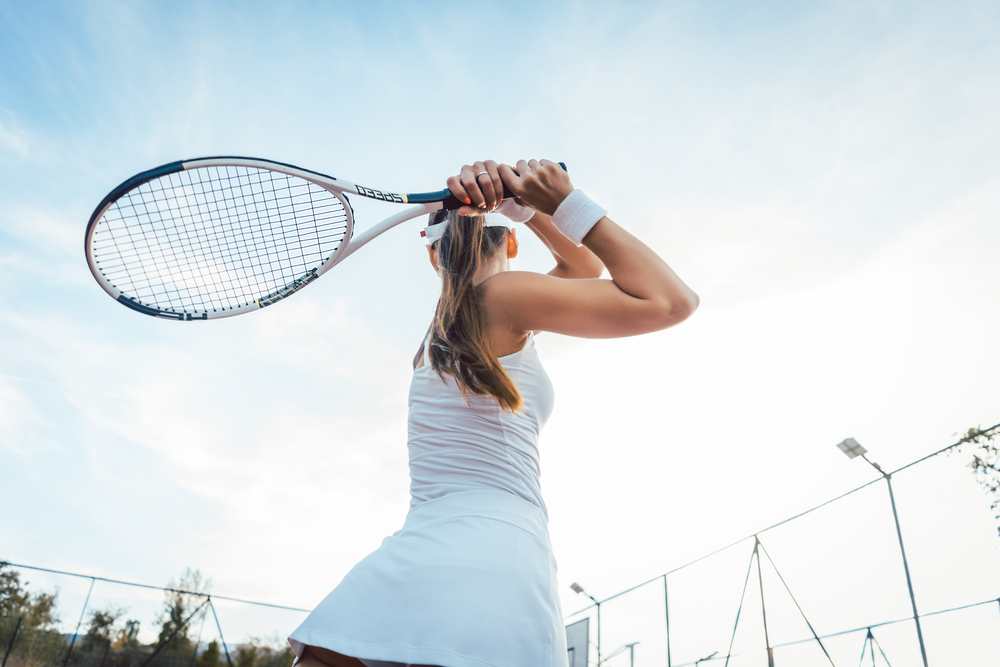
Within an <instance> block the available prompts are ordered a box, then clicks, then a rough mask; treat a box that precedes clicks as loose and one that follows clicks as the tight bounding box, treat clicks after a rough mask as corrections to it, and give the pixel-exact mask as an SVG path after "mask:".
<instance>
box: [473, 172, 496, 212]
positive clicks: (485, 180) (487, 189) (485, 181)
mask: <svg viewBox="0 0 1000 667" xmlns="http://www.w3.org/2000/svg"><path fill="white" fill-rule="evenodd" d="M476 183H478V184H479V189H481V190H482V191H483V197H484V198H485V199H486V210H488V211H492V210H493V209H494V207H496V203H497V193H496V188H494V187H493V177H492V176H490V172H489V171H486V170H485V169H484V170H483V171H481V172H479V173H478V174H476Z"/></svg>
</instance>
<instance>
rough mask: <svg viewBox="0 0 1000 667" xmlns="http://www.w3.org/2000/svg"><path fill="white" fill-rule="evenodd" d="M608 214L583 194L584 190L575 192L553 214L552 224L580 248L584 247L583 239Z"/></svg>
mask: <svg viewBox="0 0 1000 667" xmlns="http://www.w3.org/2000/svg"><path fill="white" fill-rule="evenodd" d="M607 214H608V212H607V211H606V210H604V209H603V208H601V207H600V206H598V205H597V204H595V203H594V202H593V201H591V199H590V197H588V196H587V195H585V194H583V190H573V192H571V193H569V196H568V197H566V199H563V201H562V203H561V204H559V208H557V209H556V212H555V213H553V214H552V224H554V225H555V226H556V229H558V230H559V231H560V232H562V233H563V235H565V236H566V238H568V239H569V240H570V241H572V242H573V243H575V244H576V245H577V246H580V245H583V237H585V236H586V235H587V233H588V232H590V230H591V229H592V228H593V227H594V225H596V224H597V223H598V222H600V220H601V218H603V217H604V216H606V215H607Z"/></svg>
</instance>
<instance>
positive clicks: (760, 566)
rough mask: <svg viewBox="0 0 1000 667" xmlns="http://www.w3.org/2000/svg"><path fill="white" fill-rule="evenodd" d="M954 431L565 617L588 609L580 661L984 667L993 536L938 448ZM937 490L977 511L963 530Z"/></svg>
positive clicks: (996, 649) (970, 489) (990, 629)
mask: <svg viewBox="0 0 1000 667" xmlns="http://www.w3.org/2000/svg"><path fill="white" fill-rule="evenodd" d="M970 433H971V432H970ZM976 433H978V434H979V435H980V436H981V437H980V438H979V439H978V440H976V441H977V442H981V441H982V439H983V437H989V438H992V437H993V436H995V435H997V434H998V433H1000V425H997V426H993V427H991V428H990V429H986V430H982V431H976ZM965 440H966V442H959V443H955V444H954V445H951V446H950V447H946V448H945V449H942V450H940V451H939V452H935V453H934V454H932V455H930V456H927V457H924V458H922V459H920V460H918V461H914V462H913V463H911V464H908V465H906V466H903V467H902V468H899V469H898V470H895V471H893V472H891V473H890V472H883V471H881V469H879V472H882V477H881V478H879V477H876V478H875V479H873V480H872V481H871V482H869V483H868V484H865V485H863V486H861V487H858V488H856V489H853V490H851V491H849V492H847V493H845V494H843V495H841V496H839V497H837V498H834V499H832V500H829V501H827V502H825V503H823V504H821V505H819V506H817V507H814V508H812V509H809V510H807V511H805V512H802V513H800V514H798V515H796V516H793V517H791V518H789V519H786V520H784V521H781V522H779V523H777V524H775V525H772V526H770V527H768V528H765V529H763V530H759V531H757V532H756V533H755V534H753V535H749V536H747V537H746V538H744V539H742V540H738V541H737V542H734V543H732V544H729V545H728V546H726V547H723V548H722V549H719V550H717V551H715V552H713V553H711V554H708V555H705V556H703V557H701V558H698V559H696V560H694V561H692V562H690V563H687V564H685V565H681V566H679V567H676V568H674V569H672V570H670V571H668V572H666V573H664V574H662V575H660V576H658V577H654V578H650V579H649V580H647V581H644V582H642V583H639V584H637V585H636V586H633V587H630V588H628V589H627V590H625V591H622V592H619V593H616V594H614V595H611V596H608V597H606V598H604V599H601V600H599V602H597V603H592V604H590V605H588V606H587V607H584V608H583V609H580V610H578V611H577V612H575V613H573V614H571V615H570V616H568V617H567V620H568V621H571V622H575V621H578V620H580V619H583V618H586V617H588V616H589V618H590V626H591V649H590V661H589V664H591V665H600V664H604V663H605V662H606V663H607V664H608V665H617V666H618V667H624V666H625V665H629V664H630V661H634V664H642V665H667V666H668V667H682V666H685V665H699V664H701V665H705V666H706V667H708V666H709V665H719V666H720V667H721V665H729V666H733V667H744V666H747V667H748V666H751V665H760V666H764V665H767V666H769V667H773V666H774V665H782V666H785V665H794V666H795V667H810V666H812V665H816V666H829V665H858V664H861V665H879V666H882V665H896V666H899V665H914V666H918V665H934V666H936V667H950V666H952V665H963V667H969V666H973V665H982V666H987V665H989V666H991V667H995V666H996V665H998V664H1000V558H998V556H1000V549H998V544H1000V543H998V541H997V537H996V529H995V528H992V527H990V526H989V525H988V520H989V516H988V513H986V512H985V510H986V507H987V506H988V504H989V502H988V500H986V498H985V497H984V496H982V489H981V488H978V487H977V486H976V485H975V484H974V483H973V478H972V476H971V475H970V474H969V472H970V471H969V469H968V465H967V464H966V463H965V462H964V461H963V460H959V459H958V458H957V457H949V456H947V455H946V454H948V453H951V452H952V451H953V450H955V449H956V448H958V447H961V446H963V445H966V444H969V443H968V442H967V441H968V440H969V438H968V437H967V438H965ZM876 467H877V466H876ZM986 486H988V485H986ZM942 487H944V488H952V489H956V491H954V493H965V494H967V496H968V499H973V497H974V501H973V503H974V504H975V506H976V507H981V508H982V509H983V510H984V511H983V512H982V513H981V516H980V517H979V518H980V519H984V520H983V521H980V522H979V523H977V524H975V525H976V529H975V530H974V531H973V532H974V533H975V534H969V533H970V531H969V529H968V527H969V526H970V525H971V524H970V523H969V522H968V521H963V520H959V519H960V517H956V516H954V515H952V514H951V513H949V512H946V511H941V509H940V508H941V506H942V505H943V503H942V500H943V499H942V498H939V497H936V496H934V495H933V494H930V493H928V492H927V489H931V488H935V489H940V488H942ZM980 529H982V530H980ZM904 554H905V555H904ZM636 643H637V645H636V647H635V649H634V650H633V651H624V652H620V653H617V655H612V654H613V653H614V652H615V650H616V648H618V647H623V646H628V645H630V644H636ZM859 659H860V660H861V662H860V663H859Z"/></svg>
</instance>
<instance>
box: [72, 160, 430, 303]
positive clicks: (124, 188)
mask: <svg viewBox="0 0 1000 667" xmlns="http://www.w3.org/2000/svg"><path fill="white" fill-rule="evenodd" d="M206 167H251V168H255V169H267V170H269V171H275V172H280V173H283V174H288V175H289V176H296V177H298V178H301V179H303V180H306V181H309V182H310V183H314V184H316V185H318V186H319V187H321V188H323V189H324V190H326V191H327V192H329V193H330V194H332V195H334V196H335V197H337V199H339V200H340V201H341V203H342V204H343V205H344V212H345V215H346V218H347V220H346V225H347V226H346V229H345V230H344V240H343V241H341V242H340V244H338V246H337V248H336V249H335V250H334V251H333V252H331V253H330V254H329V255H328V256H327V257H326V258H325V259H323V260H322V261H321V262H320V263H319V264H318V265H317V266H315V267H313V268H312V269H310V270H309V271H306V272H305V273H304V274H303V275H301V276H299V277H298V278H296V279H295V280H293V281H292V282H290V283H289V284H287V285H285V286H284V287H282V288H279V289H278V290H276V291H274V292H272V293H271V294H269V295H266V296H262V297H260V298H258V299H256V300H255V301H253V302H252V303H248V304H244V305H240V306H236V307H232V308H220V309H217V310H206V311H193V312H189V311H177V310H162V309H160V308H158V307H157V306H153V305H150V304H146V303H143V302H142V301H140V300H138V299H137V298H135V297H131V296H126V294H125V292H124V291H122V290H121V289H119V288H118V287H117V286H115V285H114V284H113V283H112V282H111V280H110V279H109V278H108V277H107V276H105V275H104V273H103V272H102V271H101V269H100V266H98V262H97V260H96V259H95V257H94V253H93V252H92V248H93V238H94V233H95V232H96V230H97V226H98V223H99V222H100V220H101V218H103V217H104V215H105V213H107V212H108V210H109V209H110V208H111V207H112V206H113V205H114V203H115V202H116V201H118V199H119V198H120V197H121V196H122V195H124V194H125V193H126V192H129V191H131V190H132V189H134V188H137V187H139V186H140V185H142V184H143V183H147V182H149V181H150V180H153V179H155V178H159V177H161V176H165V175H167V174H171V173H177V172H179V171H190V170H192V169H203V168H206ZM345 193H351V194H355V195H359V196H362V197H367V198H369V199H376V200H379V201H385V202H389V203H396V204H406V203H411V202H413V201H414V200H415V199H416V200H418V201H422V202H423V203H420V204H418V205H416V206H410V207H408V208H406V209H405V210H403V211H400V212H399V213H397V214H395V215H392V216H389V217H388V218H386V219H384V220H382V221H381V222H379V223H378V224H376V225H374V226H372V227H370V228H368V229H366V230H365V231H364V232H362V233H361V234H359V235H358V237H357V238H353V234H354V210H353V209H352V208H351V204H350V202H349V201H348V200H347V198H346V197H345V196H344V194H345ZM447 194H448V192H447V191H446V190H442V191H440V192H432V193H424V194H411V195H406V194H398V193H394V192H384V191H381V190H373V189H371V188H365V187H362V186H358V185H355V184H354V183H351V182H349V181H345V180H342V179H338V178H334V177H333V176H327V175H326V174H321V173H319V172H315V171H309V170H307V169H300V168H299V167H295V166H293V165H290V164H285V163H282V162H274V161H272V160H263V159H257V158H243V157H210V158H198V159H194V160H182V161H180V162H174V163H170V164H168V165H163V166H162V167H158V168H157V169H151V170H150V171H148V172H143V173H142V174H139V175H137V176H134V177H133V178H130V179H129V180H128V181H126V182H125V183H122V184H121V185H120V186H118V187H117V188H116V189H115V190H114V191H112V193H111V194H109V195H108V196H107V197H105V199H104V201H102V202H101V204H100V205H99V206H98V207H97V210H96V211H94V214H93V215H92V216H91V218H90V222H89V224H88V225H87V233H86V235H85V238H84V248H85V251H86V255H87V264H88V265H89V267H90V272H91V273H92V274H93V275H94V278H96V279H97V282H98V284H99V285H100V286H101V287H102V288H103V289H104V291H105V292H107V293H108V294H109V295H110V296H111V298H113V299H115V300H116V301H118V302H120V303H122V304H123V305H125V306H128V307H129V308H131V309H133V310H136V311H138V312H140V313H144V314H146V315H152V316H154V317H160V318H165V319H171V320H181V321H191V320H215V319H221V318H224V317H233V316H234V315H242V314H244V313H247V312H251V311H254V310H260V309H261V308H266V307H267V306H270V305H272V304H274V303H277V302H278V301H281V300H282V299H285V298H287V297H289V296H291V295H292V294H294V293H295V292H297V291H299V290H300V289H302V288H303V287H305V286H306V285H308V284H309V283H311V282H313V281H314V280H316V279H317V278H319V277H320V276H322V275H323V274H324V273H326V272H327V271H329V270H330V269H332V268H333V267H335V266H336V265H337V264H339V263H340V262H342V261H344V260H345V259H347V258H348V257H350V256H351V255H353V254H354V253H355V252H357V251H358V250H359V249H360V248H362V247H364V246H365V245H367V244H368V243H369V242H371V241H372V240H373V239H375V238H376V237H378V236H380V235H382V234H384V233H385V232H387V231H389V230H390V229H392V228H393V227H396V226H397V225H400V224H402V223H404V222H406V221H407V220H412V219H413V218H416V217H419V216H421V215H427V214H429V213H432V212H434V211H437V210H440V209H441V208H443V206H444V204H443V203H442V202H443V200H444V198H445V196H446V195H447ZM438 197H440V199H437V200H436V201H428V200H429V199H430V198H438Z"/></svg>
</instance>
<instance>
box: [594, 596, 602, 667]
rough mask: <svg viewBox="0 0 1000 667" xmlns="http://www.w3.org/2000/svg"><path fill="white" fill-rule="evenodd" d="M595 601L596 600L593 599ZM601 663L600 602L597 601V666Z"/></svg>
mask: <svg viewBox="0 0 1000 667" xmlns="http://www.w3.org/2000/svg"><path fill="white" fill-rule="evenodd" d="M594 602H597V600H594ZM600 665H601V603H600V602H597V666H598V667H600Z"/></svg>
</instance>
